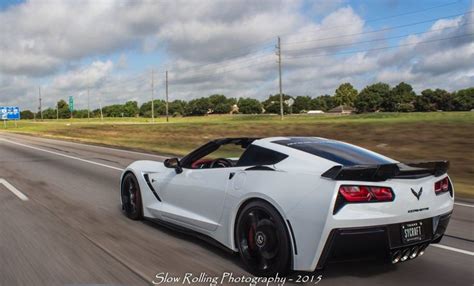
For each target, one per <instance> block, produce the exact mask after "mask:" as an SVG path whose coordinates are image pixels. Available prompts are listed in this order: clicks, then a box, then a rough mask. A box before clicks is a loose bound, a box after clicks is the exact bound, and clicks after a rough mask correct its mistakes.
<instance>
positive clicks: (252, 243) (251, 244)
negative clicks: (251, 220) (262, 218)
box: [248, 225, 255, 250]
mask: <svg viewBox="0 0 474 286" xmlns="http://www.w3.org/2000/svg"><path fill="white" fill-rule="evenodd" d="M254 236H255V226H253V225H252V226H251V227H250V228H249V236H248V239H249V247H250V249H251V250H254V249H255V240H254Z"/></svg>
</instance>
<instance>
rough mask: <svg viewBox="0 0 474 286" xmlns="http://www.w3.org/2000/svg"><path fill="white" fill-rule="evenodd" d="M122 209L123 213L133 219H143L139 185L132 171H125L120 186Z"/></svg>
mask: <svg viewBox="0 0 474 286" xmlns="http://www.w3.org/2000/svg"><path fill="white" fill-rule="evenodd" d="M120 193H121V196H122V210H123V212H124V213H125V215H126V216H127V217H128V218H130V219H133V220H141V219H143V204H142V196H141V193H140V185H139V184H138V180H137V178H136V177H135V175H134V174H133V173H127V174H126V175H125V176H124V178H123V180H122V186H121V191H120Z"/></svg>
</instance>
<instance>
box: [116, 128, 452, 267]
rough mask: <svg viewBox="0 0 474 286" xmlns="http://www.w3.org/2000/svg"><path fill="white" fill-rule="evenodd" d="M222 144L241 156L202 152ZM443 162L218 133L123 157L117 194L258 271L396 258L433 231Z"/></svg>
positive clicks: (130, 212)
mask: <svg viewBox="0 0 474 286" xmlns="http://www.w3.org/2000/svg"><path fill="white" fill-rule="evenodd" d="M229 145H232V146H234V147H235V146H238V147H239V149H240V147H241V149H242V155H241V156H240V157H239V158H215V156H214V157H213V156H212V153H214V152H216V151H218V150H219V149H220V148H221V147H222V148H224V149H225V147H226V146H229ZM214 154H215V153H214ZM211 158H214V159H211ZM447 169H448V162H447V161H433V162H418V163H405V164H404V163H400V162H397V161H395V160H393V159H390V158H387V157H385V156H382V155H380V154H377V153H374V152H372V151H369V150H366V149H363V148H360V147H357V146H354V145H351V144H347V143H344V142H340V141H335V140H329V139H324V138H316V137H273V138H259V139H257V138H224V139H217V140H214V141H211V142H209V143H207V144H205V145H203V146H201V147H199V148H198V149H196V150H194V151H192V152H191V153H189V154H188V155H187V156H185V157H183V158H182V159H178V158H170V159H167V160H166V161H165V162H164V163H162V162H156V161H137V162H134V163H132V164H131V165H130V166H129V167H128V168H126V170H125V171H124V173H123V175H122V177H121V202H122V208H123V211H124V213H125V214H126V215H127V216H128V217H129V218H131V219H135V220H139V219H143V218H147V219H154V220H158V221H160V222H163V223H165V224H166V225H169V226H174V227H177V228H181V229H186V230H189V231H190V232H192V233H198V234H201V235H202V234H203V235H205V236H206V237H210V238H212V239H213V240H215V241H217V242H219V243H220V244H222V245H223V246H225V247H226V248H228V249H230V250H232V251H235V252H239V253H240V256H241V258H242V260H243V262H244V265H245V266H246V267H247V268H248V270H249V271H250V272H252V273H253V274H255V275H259V276H264V275H274V274H276V273H280V274H285V273H287V272H288V271H290V270H297V271H314V270H315V269H320V268H322V267H324V266H325V265H326V264H327V263H329V262H332V261H338V260H345V259H348V258H350V259H354V258H367V257H376V256H383V257H386V258H387V260H388V261H391V262H392V263H398V262H402V261H406V260H410V259H414V258H416V257H417V256H419V255H422V254H423V253H424V251H425V249H426V247H427V246H428V245H429V244H430V243H437V242H439V241H440V240H441V238H442V236H443V234H444V232H445V230H446V227H447V225H448V222H449V219H450V215H451V212H452V210H453V203H454V190H453V185H452V183H451V180H450V179H449V177H448V175H447V173H446V172H447Z"/></svg>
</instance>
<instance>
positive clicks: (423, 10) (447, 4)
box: [286, 0, 461, 35]
mask: <svg viewBox="0 0 474 286" xmlns="http://www.w3.org/2000/svg"><path fill="white" fill-rule="evenodd" d="M459 3H461V1H460V0H459V1H454V2H450V3H446V4H441V5H437V6H432V7H428V8H424V9H420V10H415V11H408V12H403V13H400V14H395V15H391V16H386V17H379V18H372V19H368V20H365V21H364V24H366V23H373V22H378V21H382V20H388V19H393V18H398V17H403V16H407V15H412V14H418V13H422V12H426V11H429V10H433V9H437V8H441V7H446V6H451V5H454V4H459ZM350 26H352V25H351V24H347V25H339V26H332V27H328V28H324V29H317V30H316V32H319V31H331V30H335V29H340V28H346V27H350ZM314 32H315V31H311V32H301V33H296V34H294V35H304V34H310V33H314ZM286 35H291V34H286Z"/></svg>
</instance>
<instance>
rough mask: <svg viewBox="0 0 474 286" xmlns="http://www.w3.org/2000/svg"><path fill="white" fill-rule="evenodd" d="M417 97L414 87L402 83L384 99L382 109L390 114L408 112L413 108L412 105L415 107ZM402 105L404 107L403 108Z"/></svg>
mask: <svg viewBox="0 0 474 286" xmlns="http://www.w3.org/2000/svg"><path fill="white" fill-rule="evenodd" d="M415 96H416V94H415V92H414V91H413V88H412V86H411V85H409V84H407V83H404V82H401V83H399V84H398V85H397V86H395V87H394V88H392V90H390V92H389V93H388V94H386V95H385V97H383V98H382V108H383V110H384V111H388V112H395V111H403V112H406V111H407V110H409V109H410V108H411V107H410V104H411V105H413V102H414V100H415ZM402 104H403V107H401V105H402ZM401 109H403V110H401Z"/></svg>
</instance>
